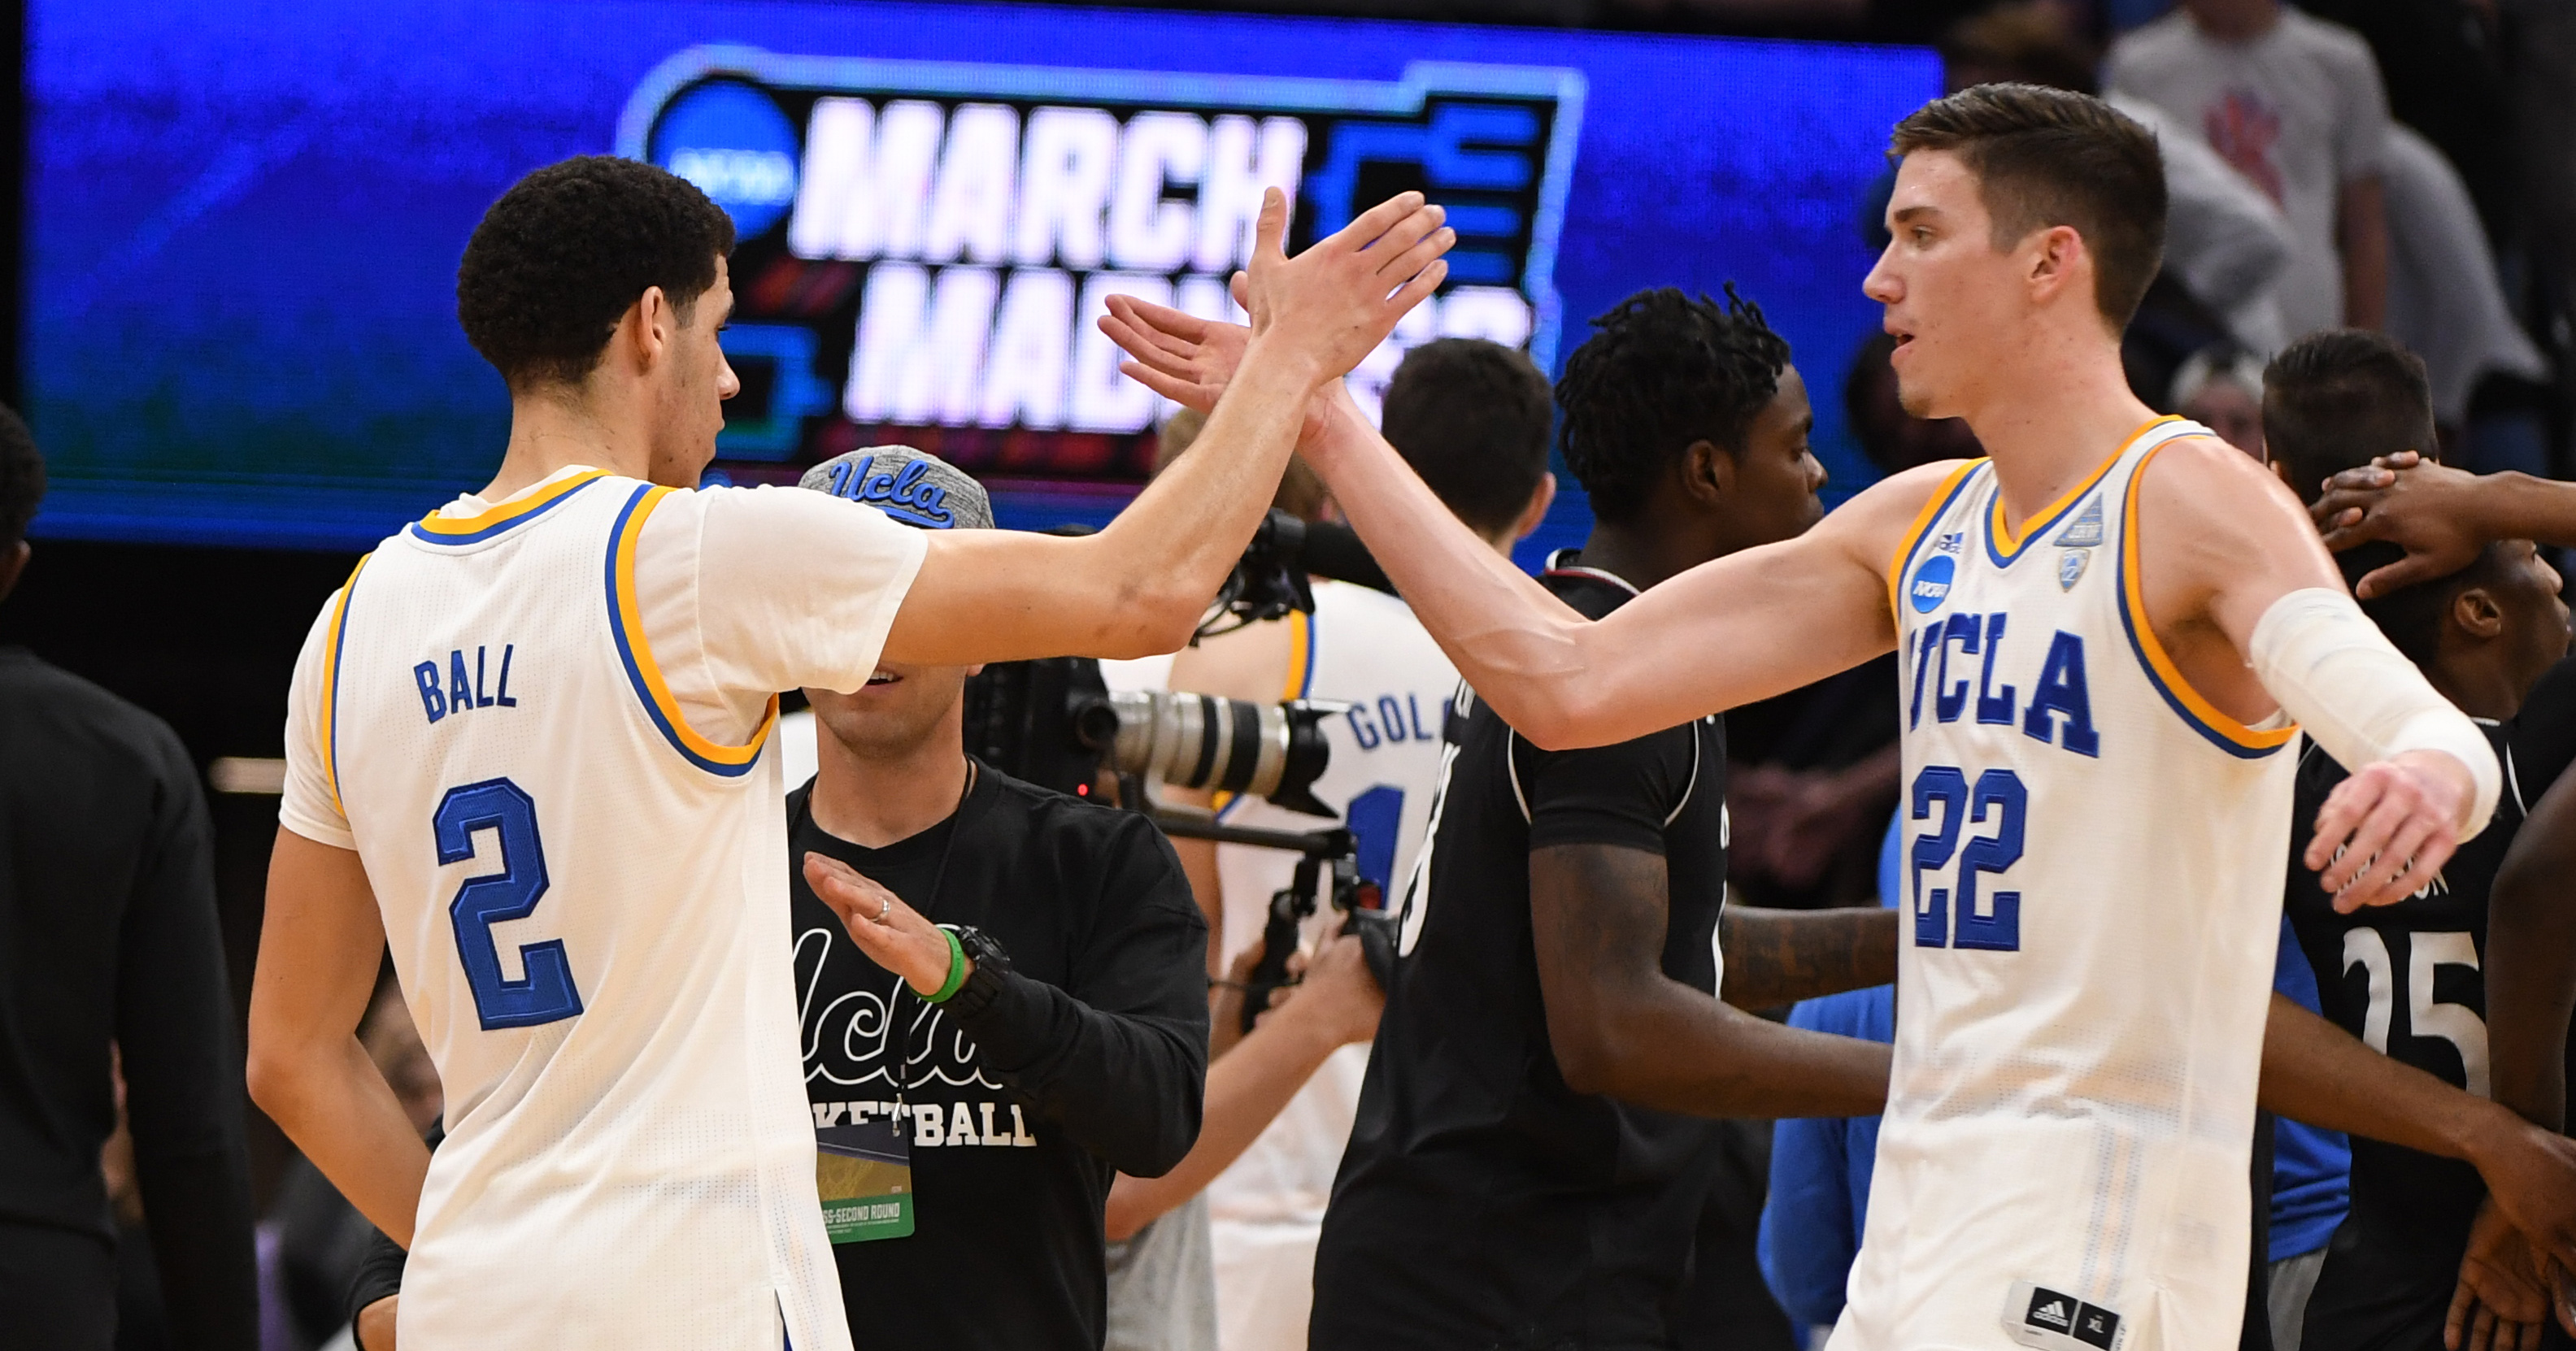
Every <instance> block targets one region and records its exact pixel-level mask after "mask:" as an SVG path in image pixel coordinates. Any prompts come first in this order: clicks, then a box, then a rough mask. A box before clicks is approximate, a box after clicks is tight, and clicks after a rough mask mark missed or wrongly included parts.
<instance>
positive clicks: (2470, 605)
mask: <svg viewBox="0 0 2576 1351" xmlns="http://www.w3.org/2000/svg"><path fill="white" fill-rule="evenodd" d="M2451 624H2452V626H2453V627H2455V628H2457V629H2459V630H2460V632H2462V633H2465V634H2467V635H2469V636H2470V637H2472V638H2475V639H2478V640H2479V641H2481V642H2484V641H2487V640H2490V639H2493V638H2494V637H2496V636H2497V635H2498V634H2501V633H2503V632H2504V607H2503V606H2502V605H2499V604H2497V603H2496V598H2495V595H2494V593H2492V592H2490V591H2488V590H2487V589H2486V588H2485V587H2483V586H2472V587H2469V588H2467V589H2465V590H2463V591H2461V592H2460V594H2458V595H2456V596H2453V597H2452V598H2451Z"/></svg>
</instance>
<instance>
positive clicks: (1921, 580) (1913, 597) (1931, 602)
mask: <svg viewBox="0 0 2576 1351" xmlns="http://www.w3.org/2000/svg"><path fill="white" fill-rule="evenodd" d="M1958 570H1959V569H1958V564H1956V563H1954V562H1952V561H1951V559H1950V557H1949V556H1948V555H1947V554H1934V555H1933V556H1932V557H1930V558H1928V559H1925V560H1924V562H1923V566H1921V567H1919V568H1916V569H1915V570H1914V584H1913V585H1912V586H1910V587H1908V588H1906V592H1905V597H1906V599H1907V600H1909V601H1912V602H1913V603H1914V612H1915V613H1916V614H1925V615H1928V614H1930V613H1932V612H1933V611H1934V610H1938V609H1940V608H1941V602H1943V601H1945V600H1948V599H1949V598H1950V579H1951V577H1953V576H1954V575H1956V574H1957V572H1958Z"/></svg>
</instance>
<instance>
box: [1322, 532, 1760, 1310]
mask: <svg viewBox="0 0 2576 1351" xmlns="http://www.w3.org/2000/svg"><path fill="white" fill-rule="evenodd" d="M1542 584H1543V585H1545V586H1546V587H1547V588H1548V589H1549V590H1550V591H1553V592H1554V593H1555V594H1556V595H1558V596H1559V597H1561V598H1562V599H1563V600H1564V601H1565V602H1566V603H1567V604H1568V605H1570V606H1572V607H1573V608H1574V609H1576V610H1578V611H1580V612H1582V613H1583V614H1585V615H1588V616H1592V617H1595V618H1597V617H1599V616H1601V615H1605V614H1608V613H1609V612H1610V611H1611V610H1612V609H1614V608H1616V607H1617V606H1618V605H1619V604H1621V603H1622V602H1624V601H1626V600H1627V599H1628V596H1629V594H1630V593H1629V591H1628V589H1627V588H1626V585H1625V584H1624V583H1622V582H1620V581H1618V580H1617V579H1616V578H1612V577H1609V576H1608V575H1607V574H1604V573H1598V572H1595V571H1591V570H1585V569H1565V570H1560V571H1555V572H1551V573H1549V574H1548V575H1547V576H1546V577H1545V578H1544V579H1543V581H1542ZM1470 708H1471V711H1470V712H1469V713H1468V714H1467V716H1466V717H1465V718H1464V719H1463V721H1462V722H1461V723H1460V724H1459V727H1460V731H1459V733H1458V737H1457V741H1456V744H1455V745H1454V747H1453V748H1452V753H1451V756H1450V759H1449V762H1448V766H1447V769H1446V772H1445V776H1444V781H1443V785H1442V788H1441V793H1440V796H1439V798H1438V799H1437V805H1436V806H1434V807H1433V809H1432V826H1431V832H1432V833H1431V838H1430V840H1429V841H1428V842H1427V843H1426V844H1425V846H1424V848H1423V852H1422V856H1421V857H1420V858H1419V859H1417V861H1416V863H1415V865H1414V881H1413V882H1412V883H1411V884H1410V885H1409V887H1408V891H1409V893H1410V896H1409V900H1408V902H1407V904H1408V905H1409V906H1411V907H1413V909H1414V911H1415V918H1416V919H1417V920H1418V922H1419V924H1420V928H1419V931H1418V932H1419V937H1418V939H1415V940H1414V943H1413V946H1412V948H1411V949H1410V950H1409V951H1408V952H1407V953H1406V954H1405V955H1404V956H1403V957H1402V958H1401V959H1400V960H1399V962H1398V964H1397V967H1396V977H1395V981H1394V983H1393V985H1392V987H1391V988H1390V989H1389V990H1388V991H1387V1002H1386V1012H1385V1015H1384V1017H1383V1018H1382V1019H1381V1020H1380V1022H1379V1024H1378V1034H1377V1042H1376V1045H1375V1047H1374V1049H1373V1050H1372V1052H1371V1055H1370V1059H1369V1066H1368V1075H1367V1079H1366V1080H1365V1082H1364V1083H1363V1085H1362V1087H1361V1090H1360V1103H1359V1113H1358V1120H1357V1122H1356V1124H1355V1125H1354V1126H1353V1128H1352V1131H1351V1140H1350V1145H1349V1148H1348V1149H1347V1150H1346V1151H1345V1153H1344V1154H1343V1156H1342V1166H1341V1172H1340V1175H1339V1177H1338V1178H1337V1179H1336V1180H1335V1182H1334V1186H1333V1199H1332V1204H1331V1207H1330V1208H1329V1209H1328V1210H1327V1211H1326V1212H1325V1215H1324V1225H1323V1233H1322V1238H1321V1241H1320V1243H1319V1245H1318V1247H1317V1250H1316V1257H1315V1282H1314V1285H1315V1303H1314V1310H1313V1314H1312V1317H1311V1320H1310V1322H1309V1325H1308V1327H1309V1343H1310V1345H1312V1346H1313V1347H1315V1348H1317V1351H1342V1349H1343V1348H1367V1349H1368V1351H1384V1349H1385V1348H1406V1349H1408V1351H1410V1349H1412V1348H1421V1349H1422V1351H1435V1349H1445V1348H1453V1347H1470V1346H1473V1347H1509V1348H1538V1347H1558V1346H1575V1345H1581V1346H1604V1347H1607V1346H1619V1347H1629V1346H1664V1345H1669V1344H1670V1343H1671V1341H1672V1337H1673V1332H1672V1328H1671V1326H1670V1322H1669V1319H1670V1317H1671V1312H1672V1307H1673V1303H1674V1300H1675V1297H1676V1296H1677V1295H1678V1293H1679V1291H1680V1289H1681V1286H1682V1283H1683V1281H1684V1279H1685V1278H1686V1276H1687V1274H1688V1271H1689V1268H1690V1262H1691V1253H1692V1245H1693V1242H1694V1241H1695V1236H1696V1234H1697V1230H1698V1225H1699V1220H1700V1214H1701V1211H1702V1209H1703V1208H1704V1203H1705V1200H1706V1198H1707V1196H1708V1194H1709V1190H1710V1187H1711V1186H1712V1185H1713V1183H1714V1180H1715V1176H1716V1172H1717V1170H1718V1168H1719V1167H1720V1166H1721V1165H1722V1163H1723V1155H1722V1152H1721V1150H1720V1149H1719V1148H1718V1147H1717V1145H1718V1141H1717V1139H1716V1132H1717V1130H1718V1124H1717V1123H1716V1122H1713V1121H1708V1120H1703V1119H1700V1118H1696V1117H1689V1116H1682V1115H1677V1114H1673V1113H1667V1112H1658V1111H1652V1110H1649V1109H1646V1108H1642V1107H1635V1106H1631V1105H1628V1104H1626V1103H1622V1102H1618V1101H1615V1100H1613V1099H1610V1098H1606V1097H1600V1096H1595V1095H1589V1094H1582V1093H1577V1092H1575V1091H1573V1090H1572V1089H1571V1088H1568V1087H1567V1086H1566V1083H1565V1080H1564V1077H1563V1075H1562V1074H1561V1073H1560V1072H1559V1070H1558V1067H1557V1062H1556V1057H1555V1053H1554V1051H1553V1048H1552V1047H1551V1045H1550V1043H1549V1040H1548V1029H1547V1009H1546V1005H1545V1002H1544V1000H1543V998H1542V996H1541V991H1540V987H1539V979H1538V966H1537V955H1536V943H1535V939H1534V936H1533V934H1532V931H1531V921H1530V853H1531V851H1532V850H1533V849H1539V848H1546V847H1550V846H1556V845H1580V844H1590V845H1608V846H1614V847H1620V848H1633V849H1638V850H1642V851H1645V852H1649V853H1654V854H1659V855H1662V856H1663V858H1664V861H1665V865H1666V869H1667V876H1668V878H1669V884H1668V885H1669V890H1668V897H1669V907H1670V908H1669V910H1668V914H1667V922H1666V926H1665V941H1664V948H1663V953H1662V967H1663V971H1664V974H1665V975H1667V976H1669V977H1671V978H1672V979H1674V980H1677V981H1680V982H1682V983H1684V984H1687V985H1690V986H1692V987H1694V988H1696V989H1699V990H1702V991H1705V992H1707V993H1708V997H1709V998H1710V999H1711V1000H1714V999H1715V998H1716V990H1717V977H1718V971H1717V959H1716V954H1715V951H1714V945H1713V941H1712V940H1713V937H1714V933H1715V929H1716V925H1717V916H1718V908H1719V902H1720V897H1721V894H1722V892H1723V890H1724V888H1725V884H1726V825H1725V806H1724V803H1725V773H1726V743H1725V739H1724V736H1723V734H1722V729H1721V726H1720V724H1719V723H1718V722H1717V720H1715V719H1713V718H1710V719H1701V720H1698V721H1696V722H1693V723H1689V724H1685V725H1683V726H1679V727H1670V728H1666V729H1664V730H1662V731H1659V732H1654V733H1651V734H1649V735H1646V736H1643V737H1639V738H1637V739H1635V740H1633V741H1626V742H1621V743H1619V744H1617V745H1613V746H1601V747H1594V748H1590V749H1584V750H1574V751H1562V752H1557V751H1543V750H1540V749H1538V748H1536V747H1534V746H1532V745H1531V744H1530V743H1529V741H1528V740H1526V739H1525V738H1522V737H1521V736H1519V735H1518V734H1516V733H1515V732H1513V731H1512V729H1511V728H1510V727H1509V726H1508V725H1506V724H1505V723H1504V722H1503V720H1502V719H1501V718H1500V717H1499V716H1497V715H1496V714H1495V712H1494V711H1493V709H1492V707H1491V706H1490V705H1487V704H1485V703H1484V702H1483V701H1481V700H1476V701H1474V702H1473V703H1472V705H1471V706H1470ZM1431 1255H1436V1256H1437V1260H1431Z"/></svg>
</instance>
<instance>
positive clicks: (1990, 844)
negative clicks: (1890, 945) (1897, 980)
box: [1907, 765, 2030, 952]
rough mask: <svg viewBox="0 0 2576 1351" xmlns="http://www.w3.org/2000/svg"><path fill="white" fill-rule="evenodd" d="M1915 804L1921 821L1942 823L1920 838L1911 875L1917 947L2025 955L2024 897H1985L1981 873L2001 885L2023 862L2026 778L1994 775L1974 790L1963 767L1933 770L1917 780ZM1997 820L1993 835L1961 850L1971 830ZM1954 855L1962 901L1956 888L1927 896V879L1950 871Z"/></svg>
mask: <svg viewBox="0 0 2576 1351" xmlns="http://www.w3.org/2000/svg"><path fill="white" fill-rule="evenodd" d="M1908 797H1909V803H1908V805H1909V806H1910V807H1911V808H1912V815H1913V819H1914V820H1916V821H1921V822H1932V821H1935V820H1936V818H1937V824H1935V825H1932V826H1931V827H1929V828H1928V829H1927V830H1926V831H1925V833H1923V834H1920V835H1917V836H1915V837H1914V847H1913V850H1912V858H1911V864H1912V866H1911V867H1910V868H1908V870H1907V873H1908V876H1909V877H1910V878H1911V879H1912V882H1913V885H1912V886H1911V888H1909V889H1910V890H1911V891H1912V892H1913V905H1914V945H1915V946H1916V947H1922V948H1981V949H1984V950H1986V951H1988V952H2019V951H2021V893H2020V892H2018V891H2004V890H2000V889H1993V890H1988V891H1987V892H1986V894H1985V896H1984V897H1982V898H1980V897H1979V896H1978V894H1977V892H1978V889H1979V888H1978V881H1977V874H1979V873H1993V874H1995V880H1996V881H1997V882H2001V881H2002V880H2003V874H2004V873H2005V872H2007V871H2009V870H2010V869H2011V868H2012V865H2014V864H2016V863H2019V862H2021V850H2022V818H2023V817H2024V816H2025V815H2027V814H2028V810H2029V806H2030V793H2029V791H2028V790H2027V789H2025V788H2023V787H2022V782H2021V776H2020V775H2018V774H2015V773H2013V772H2012V771H2011V770H2009V769H1989V770H1987V771H1986V772H1985V773H1983V774H1980V775H1978V776H1977V781H1976V783H1975V784H1974V785H1973V786H1971V785H1970V784H1969V782H1968V776H1967V774H1966V772H1965V771H1963V770H1961V769H1959V768H1957V767H1956V766H1953V765H1925V766H1924V767H1923V771H1922V772H1921V773H1919V774H1916V775H1915V776H1914V790H1913V792H1912V793H1910V794H1909V795H1908ZM1990 819H1991V821H1992V828H1991V831H1990V832H1989V833H1987V834H1983V835H1975V836H1971V837H1969V839H1968V841H1967V845H1966V847H1965V848H1962V847H1960V842H1959V837H1960V835H1961V834H1962V833H1963V827H1966V826H1969V825H1977V826H1984V825H1987V824H1988V822H1989V820H1990ZM1954 855H1955V856H1956V857H1957V859H1958V861H1959V874H1958V882H1957V896H1956V899H1955V900H1954V899H1953V897H1952V888H1950V887H1941V886H1936V887H1933V888H1932V889H1931V891H1930V893H1929V894H1928V895H1927V894H1926V893H1925V891H1924V886H1923V875H1924V874H1925V873H1927V872H1931V873H1938V872H1939V871H1941V870H1942V869H1944V868H1947V867H1949V866H1950V860H1951V858H1952V857H1953V856H1954ZM1954 917H1955V920H1956V922H1955V923H1953V919H1954Z"/></svg>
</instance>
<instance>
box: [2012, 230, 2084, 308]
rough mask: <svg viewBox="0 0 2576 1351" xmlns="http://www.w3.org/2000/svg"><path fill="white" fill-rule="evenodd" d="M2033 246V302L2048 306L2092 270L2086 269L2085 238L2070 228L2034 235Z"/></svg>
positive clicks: (2030, 246) (2031, 262)
mask: <svg viewBox="0 0 2576 1351" xmlns="http://www.w3.org/2000/svg"><path fill="white" fill-rule="evenodd" d="M2032 240H2033V241H2034V243H2032V244H2025V245H2024V246H2023V247H2024V248H2025V249H2027V250H2029V261H2028V267H2029V269H2030V271H2029V276H2030V298H2031V299H2032V300H2033V301H2036V302H2039V303H2042V304H2045V303H2046V302H2048V301H2049V300H2050V299H2052V298H2053V297H2055V296H2056V295H2057V294H2058V293H2059V292H2060V291H2063V290H2065V289H2066V288H2067V287H2068V286H2070V285H2073V284H2074V282H2075V280H2076V278H2077V277H2079V276H2081V275H2083V274H2085V273H2087V272H2089V271H2090V270H2091V269H2089V268H2087V267H2085V266H2084V264H2085V261H2086V258H2085V250H2084V236H2082V235H2080V234H2077V233H2076V232H2075V227H2074V226H2071V225H2052V226H2049V227H2048V228H2047V229H2044V230H2037V231H2033V232H2032Z"/></svg>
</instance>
